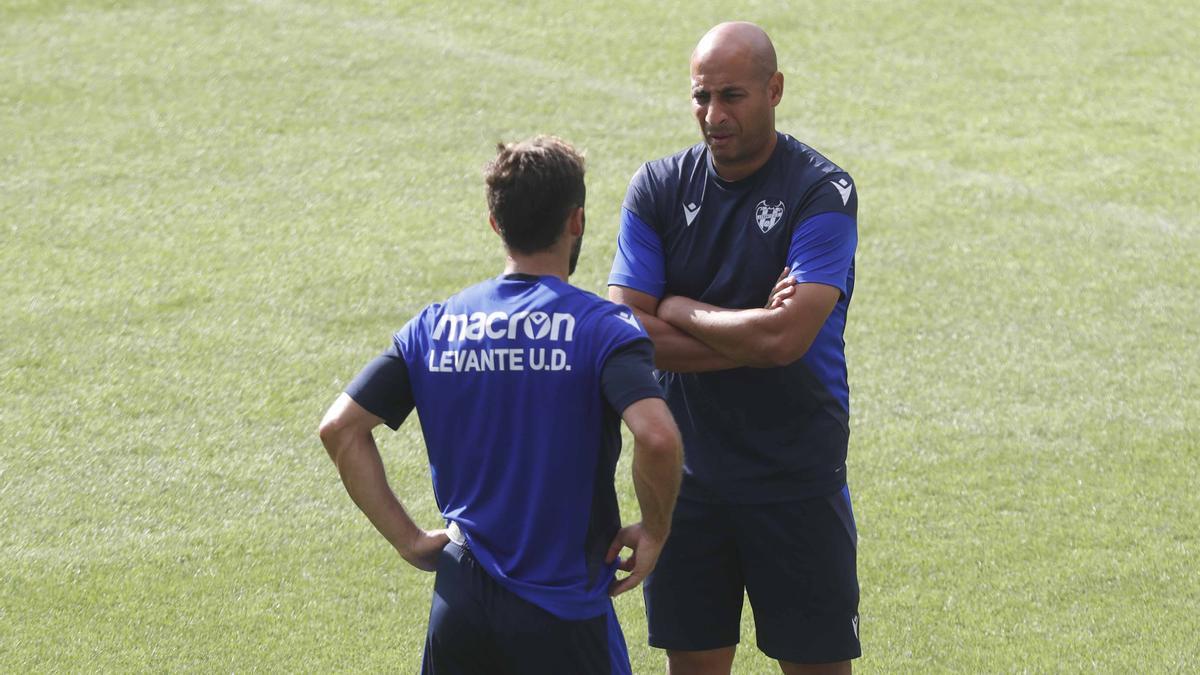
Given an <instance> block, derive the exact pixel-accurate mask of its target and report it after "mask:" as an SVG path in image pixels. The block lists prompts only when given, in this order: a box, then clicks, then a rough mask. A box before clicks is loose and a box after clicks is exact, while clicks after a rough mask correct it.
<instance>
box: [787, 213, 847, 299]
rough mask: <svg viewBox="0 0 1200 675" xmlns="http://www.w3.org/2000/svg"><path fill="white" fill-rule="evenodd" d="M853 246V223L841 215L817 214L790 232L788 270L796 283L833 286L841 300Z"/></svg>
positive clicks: (844, 290) (844, 293) (844, 291)
mask: <svg viewBox="0 0 1200 675" xmlns="http://www.w3.org/2000/svg"><path fill="white" fill-rule="evenodd" d="M857 246H858V221H857V219H855V218H853V217H851V216H849V215H846V214H845V213H838V212H826V213H821V214H818V215H815V216H813V217H811V218H808V219H807V220H805V221H803V222H801V223H800V224H799V225H797V226H796V229H795V230H794V231H793V232H792V244H791V247H790V248H789V249H788V258H787V259H788V267H790V268H791V274H792V277H793V278H794V279H795V280H796V281H798V282H800V283H802V284H803V283H818V284H825V285H827V286H833V287H835V288H837V289H838V290H840V291H841V292H842V295H843V296H844V295H846V292H847V286H848V277H849V274H850V267H851V265H852V264H853V263H854V250H855V248H857Z"/></svg>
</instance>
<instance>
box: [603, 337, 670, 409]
mask: <svg viewBox="0 0 1200 675" xmlns="http://www.w3.org/2000/svg"><path fill="white" fill-rule="evenodd" d="M600 388H601V390H602V391H603V392H604V400H606V401H608V404H609V405H611V406H612V407H613V410H616V411H617V414H622V413H624V412H625V409H626V408H628V407H629V406H631V405H633V404H634V403H637V402H638V401H640V400H642V399H644V398H663V391H662V387H661V386H660V385H659V384H658V378H656V377H655V375H654V346H653V344H652V343H651V342H650V341H649V340H634V341H633V342H630V343H629V344H626V345H623V346H621V347H618V348H617V349H615V350H614V351H613V353H612V354H610V355H609V357H608V359H607V360H606V361H605V362H604V369H603V370H602V371H601V373H600Z"/></svg>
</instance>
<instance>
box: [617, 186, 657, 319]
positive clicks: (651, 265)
mask: <svg viewBox="0 0 1200 675" xmlns="http://www.w3.org/2000/svg"><path fill="white" fill-rule="evenodd" d="M608 285H609V286H623V287H625V288H632V289H633V290H635V291H641V292H642V293H646V294H648V295H652V296H654V297H656V298H661V297H662V295H663V291H664V290H666V287H667V273H666V261H665V257H664V255H663V248H662V239H661V238H659V236H658V233H656V232H655V231H654V230H653V229H652V228H651V227H650V226H649V225H647V224H646V222H645V221H643V220H642V219H641V218H640V217H638V215H637V214H636V213H634V212H633V211H630V210H629V209H627V208H623V209H621V228H620V231H619V232H618V233H617V254H616V256H615V257H614V258H613V266H612V272H611V273H609V275H608Z"/></svg>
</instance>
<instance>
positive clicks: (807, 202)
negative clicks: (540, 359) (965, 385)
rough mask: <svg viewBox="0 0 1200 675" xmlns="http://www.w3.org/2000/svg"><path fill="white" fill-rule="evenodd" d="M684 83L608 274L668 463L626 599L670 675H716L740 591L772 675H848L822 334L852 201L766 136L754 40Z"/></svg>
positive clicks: (842, 500)
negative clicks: (649, 545)
mask: <svg viewBox="0 0 1200 675" xmlns="http://www.w3.org/2000/svg"><path fill="white" fill-rule="evenodd" d="M691 84H692V89H691V94H692V108H693V112H694V114H695V117H696V120H697V122H698V123H699V125H700V131H701V134H702V137H703V142H702V143H699V144H697V145H695V146H693V147H691V148H688V149H686V150H683V151H681V152H679V153H677V154H675V155H673V156H670V157H667V158H664V159H661V160H657V161H654V162H650V163H648V164H645V165H644V166H643V167H642V168H641V170H639V171H638V173H637V174H636V175H635V176H634V178H633V180H632V181H631V183H630V186H629V190H628V193H627V195H626V197H625V203H624V208H623V210H622V221H621V229H620V234H619V237H618V246H617V249H618V250H617V255H616V259H615V261H614V263H613V269H612V274H611V275H610V277H609V297H610V298H611V299H612V300H614V301H615V302H620V303H622V304H626V305H629V306H630V307H632V308H634V310H635V313H636V314H637V316H638V318H639V319H640V320H641V322H642V324H643V325H644V326H645V327H646V329H647V331H648V332H649V333H650V336H651V338H652V339H653V340H654V344H655V352H656V360H657V361H656V362H657V365H658V367H659V368H660V369H661V370H662V371H664V386H665V389H666V392H667V401H668V403H669V405H670V407H671V410H672V412H673V413H674V415H675V419H676V420H677V421H678V422H679V425H680V427H681V430H682V433H683V439H684V447H685V450H686V461H685V466H684V478H683V486H682V488H681V491H680V497H679V502H678V504H677V505H676V508H675V512H674V519H673V525H672V534H671V540H670V541H669V542H668V543H667V546H666V548H665V549H664V550H663V553H662V557H661V558H660V560H659V564H658V566H657V568H656V569H655V571H654V573H653V574H651V575H650V577H649V578H648V579H647V580H646V585H645V586H644V588H643V592H644V593H645V596H646V611H647V620H648V624H649V630H650V644H651V645H653V646H656V647H661V648H664V649H666V650H667V657H668V663H669V669H670V672H671V673H673V674H678V673H688V674H690V673H729V671H730V668H731V665H732V663H733V658H734V649H735V648H736V645H737V642H738V636H739V633H740V620H741V611H742V597H743V591H744V592H746V593H747V594H748V595H749V597H750V603H751V606H752V608H753V611H754V618H755V626H756V630H757V640H758V646H759V648H760V649H761V650H762V651H763V652H764V653H765V654H767V655H768V656H770V657H772V658H775V659H777V660H778V661H779V664H780V667H781V668H782V669H783V671H784V672H786V673H801V672H830V673H839V672H842V673H844V672H849V671H850V659H853V658H856V657H858V656H859V655H860V654H861V649H860V646H859V639H858V598H859V588H858V579H857V573H856V571H855V566H856V542H857V535H856V531H855V526H854V520H853V515H852V512H851V508H850V493H849V491H848V490H847V488H846V448H847V440H848V436H849V410H850V408H849V388H848V385H847V378H846V361H845V355H844V343H843V339H842V335H843V330H844V327H845V322H846V310H847V306H848V304H849V302H850V296H851V294H852V293H853V290H854V251H855V248H856V245H857V224H856V218H857V207H858V198H857V194H856V191H855V189H854V184H853V182H852V181H851V178H850V176H849V175H848V174H847V173H846V172H844V171H843V170H842V169H840V168H839V167H838V166H836V165H835V164H833V163H832V162H830V161H829V160H828V159H826V158H825V157H823V156H822V155H820V154H819V153H817V152H816V151H815V150H813V149H812V148H809V147H808V146H806V145H804V144H802V143H800V142H799V141H797V140H795V139H794V138H792V137H790V136H788V135H786V134H781V133H778V132H777V131H776V130H775V106H776V105H778V103H779V101H780V99H781V98H782V96H783V75H782V74H781V73H780V72H779V71H778V68H777V65H776V57H775V49H774V47H773V46H772V44H771V40H770V38H768V37H767V34H766V33H765V32H763V30H762V29H761V28H759V27H758V26H755V25H753V24H748V23H741V22H735V23H724V24H720V25H718V26H716V27H714V28H713V29H712V30H710V31H709V32H708V33H707V34H705V36H704V37H703V38H702V39H701V40H700V42H699V44H698V45H697V46H696V49H695V51H694V52H693V54H692V59H691ZM781 269H782V270H783V273H782V274H781V273H780V270H781Z"/></svg>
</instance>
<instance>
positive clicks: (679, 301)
mask: <svg viewBox="0 0 1200 675" xmlns="http://www.w3.org/2000/svg"><path fill="white" fill-rule="evenodd" d="M779 311H780V310H778V309H725V308H722V307H716V306H713V305H709V304H706V303H703V302H700V301H699V300H693V299H691V298H686V297H683V296H670V297H668V298H664V299H663V301H662V302H661V303H660V304H659V306H658V318H659V319H660V320H663V321H664V322H666V323H668V324H669V325H670V326H671V327H672V328H674V329H676V330H679V331H682V332H684V333H685V334H686V335H688V336H690V337H692V338H694V339H696V340H698V341H700V342H702V343H704V345H706V346H707V347H708V348H709V349H711V350H712V351H713V352H715V353H716V354H718V355H719V357H720V358H724V359H726V360H727V361H728V362H730V363H733V364H734V365H742V366H753V367H770V366H777V365H780V361H781V358H780V357H779V356H778V354H779V352H780V342H781V340H782V335H781V333H780V330H779V325H778V322H776V321H773V318H774V317H773V316H772V315H773V313H777V312H779ZM655 347H656V348H657V343H656V344H655Z"/></svg>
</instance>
